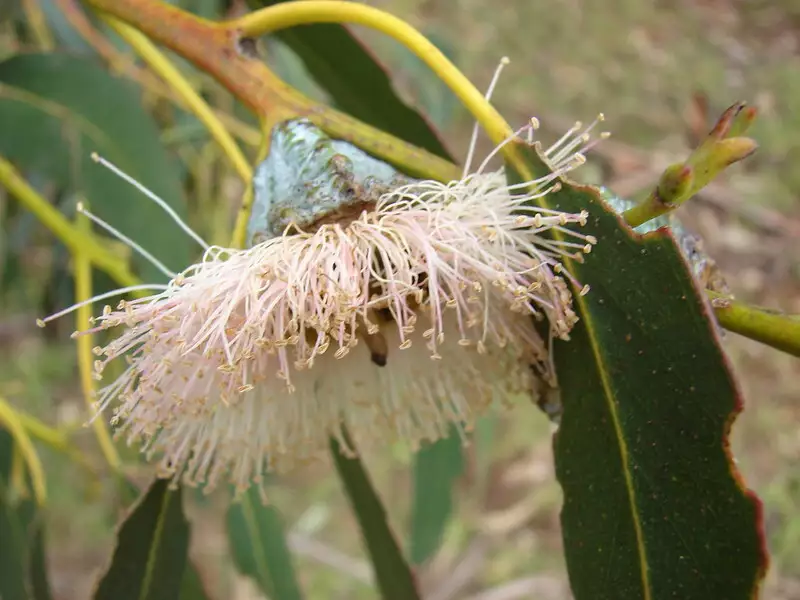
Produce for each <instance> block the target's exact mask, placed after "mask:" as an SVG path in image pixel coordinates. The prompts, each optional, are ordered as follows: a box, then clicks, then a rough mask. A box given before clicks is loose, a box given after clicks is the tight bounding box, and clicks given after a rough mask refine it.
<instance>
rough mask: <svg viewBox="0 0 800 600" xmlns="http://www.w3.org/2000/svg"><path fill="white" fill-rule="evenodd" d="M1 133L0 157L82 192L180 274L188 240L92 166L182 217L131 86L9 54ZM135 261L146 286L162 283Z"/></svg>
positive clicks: (2, 79) (79, 62)
mask: <svg viewBox="0 0 800 600" xmlns="http://www.w3.org/2000/svg"><path fill="white" fill-rule="evenodd" d="M0 130H2V131H3V135H2V136H0V154H3V155H5V156H7V157H9V158H10V159H11V160H13V161H14V162H16V163H18V164H19V165H21V166H22V168H23V169H26V170H34V169H35V170H37V171H39V172H41V173H43V174H46V175H47V176H48V177H49V178H50V179H51V181H52V183H54V184H55V185H56V186H58V187H60V188H69V189H70V190H73V191H76V192H79V193H80V194H82V195H83V196H84V197H85V199H86V200H87V201H88V203H89V206H90V208H91V210H92V212H94V213H96V214H97V215H99V216H100V217H102V218H103V219H104V220H106V221H107V222H109V223H110V224H111V225H113V226H114V227H116V228H117V229H119V230H120V231H122V232H123V233H124V234H126V235H128V236H129V237H130V238H132V239H133V240H134V241H136V242H137V243H139V244H141V245H142V246H144V247H145V248H146V249H147V250H149V251H150V252H151V253H152V254H153V255H155V256H156V257H158V258H160V259H162V260H163V261H164V262H166V263H167V265H169V266H170V267H171V268H172V269H175V270H182V269H183V268H185V267H186V265H187V264H188V262H189V256H190V254H189V252H190V244H189V239H188V238H187V236H186V235H184V234H183V233H182V232H181V231H180V229H179V228H178V227H177V225H176V224H175V223H174V222H172V221H171V220H170V218H169V217H168V216H167V215H166V214H165V213H164V211H163V210H162V209H160V208H159V207H158V206H157V205H156V204H154V203H153V202H152V201H150V200H149V199H147V198H146V197H145V196H143V195H142V194H141V193H140V192H139V191H137V190H136V189H134V188H133V187H132V186H130V185H129V184H127V183H125V182H124V181H122V180H121V179H120V178H119V177H117V176H115V175H114V174H112V173H111V172H110V171H108V170H107V169H104V168H103V167H101V166H100V165H98V164H96V163H95V162H94V161H93V160H92V158H91V153H92V152H98V153H99V154H100V155H102V156H104V157H105V158H107V159H108V160H110V161H112V162H114V163H116V164H117V166H119V167H120V168H121V169H123V170H124V171H125V172H127V173H128V174H129V175H131V176H132V177H133V178H135V179H136V180H138V181H139V182H141V183H142V184H144V185H145V186H147V187H148V188H150V189H151V190H152V191H153V192H155V193H156V194H157V195H159V196H160V197H161V198H163V199H164V201H165V202H167V204H169V205H170V206H171V207H172V208H173V209H175V210H176V211H177V212H178V213H179V214H181V215H183V214H185V205H184V198H183V192H182V187H181V181H180V178H179V177H178V175H177V171H176V169H175V164H174V163H173V160H172V158H171V157H170V156H169V155H168V154H167V153H166V151H165V150H164V148H163V147H162V146H161V143H160V141H159V133H158V129H157V127H156V124H155V122H154V121H153V119H152V117H151V116H150V115H149V114H148V113H147V112H145V110H144V108H143V107H142V104H141V94H140V93H139V90H138V89H137V88H136V86H135V85H134V84H132V83H130V82H128V81H125V80H122V79H120V78H117V77H114V76H112V75H110V74H109V73H108V72H107V71H106V70H104V69H103V68H101V67H100V66H98V65H97V64H95V63H94V62H93V61H90V60H88V59H81V58H77V57H74V56H68V55H62V54H25V55H18V56H14V57H12V58H10V59H8V60H5V61H3V62H0ZM133 260H134V261H135V264H136V265H137V266H138V268H139V270H140V272H141V273H142V275H143V277H144V278H146V279H149V280H153V281H162V280H163V279H164V275H163V274H161V272H160V271H158V270H157V269H156V268H155V267H153V266H152V265H151V264H150V263H149V262H148V261H146V260H145V259H143V258H141V257H139V256H138V255H136V256H134V258H133Z"/></svg>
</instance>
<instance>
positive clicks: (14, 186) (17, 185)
mask: <svg viewBox="0 0 800 600" xmlns="http://www.w3.org/2000/svg"><path fill="white" fill-rule="evenodd" d="M0 185H2V186H3V187H4V188H6V189H7V190H8V191H9V192H11V195H12V196H14V197H15V198H17V200H19V202H20V204H22V206H24V207H25V208H26V209H28V210H29V211H31V212H32V213H33V214H34V215H35V216H36V218H37V219H39V221H41V223H42V225H44V226H45V227H47V228H48V229H49V230H50V231H51V232H52V233H53V234H54V235H55V236H56V237H57V238H58V239H59V240H61V242H62V243H63V244H64V245H65V246H66V247H67V248H69V250H70V252H71V253H72V254H77V253H78V252H83V253H84V254H85V255H86V256H88V257H89V258H90V259H91V261H92V263H93V264H94V265H95V266H97V268H98V269H100V270H101V271H104V272H105V273H107V274H108V275H110V276H111V277H113V278H114V280H115V281H116V282H117V283H119V284H120V285H121V286H134V285H139V284H140V283H141V282H140V281H139V280H138V279H137V278H136V276H135V275H134V274H133V273H131V271H130V270H129V269H128V265H127V264H125V261H123V260H122V259H120V258H118V257H116V256H114V255H113V254H111V253H110V252H109V251H108V250H106V249H105V248H104V247H103V246H102V244H101V242H99V241H98V239H97V238H96V237H95V236H94V235H92V234H90V233H86V232H83V231H80V230H78V229H77V228H76V227H75V226H74V225H73V224H72V223H70V222H69V220H67V218H66V217H65V216H64V215H62V214H61V213H60V212H58V211H57V210H56V209H55V208H54V207H53V206H52V205H51V204H50V203H49V202H48V201H47V200H45V199H44V198H42V197H41V196H40V195H39V194H38V193H37V192H36V190H34V189H33V188H32V187H31V186H29V185H28V182H26V181H25V180H24V179H23V178H22V177H20V175H19V173H17V171H16V169H15V168H14V166H13V165H12V164H11V163H10V162H8V160H6V159H5V158H4V157H2V156H0Z"/></svg>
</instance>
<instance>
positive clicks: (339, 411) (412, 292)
mask: <svg viewBox="0 0 800 600" xmlns="http://www.w3.org/2000/svg"><path fill="white" fill-rule="evenodd" d="M530 127H532V126H530ZM586 137H587V136H586V134H585V132H583V131H581V130H578V129H576V130H575V131H573V132H572V133H571V136H570V137H569V138H564V139H562V140H561V141H560V142H559V144H558V145H557V146H555V147H553V148H551V149H550V150H549V151H548V153H547V156H548V157H549V158H550V159H551V162H552V163H553V165H554V167H555V171H554V173H553V174H551V175H548V176H546V177H543V178H541V179H539V180H536V181H532V182H526V183H524V184H514V185H510V184H509V183H508V182H507V179H506V177H505V175H504V173H503V171H502V170H498V171H489V172H484V170H485V164H484V165H483V166H482V167H481V168H480V169H478V171H477V172H476V173H473V174H471V175H468V176H466V177H465V178H464V179H462V180H459V181H454V182H451V183H449V184H442V183H438V182H435V181H416V182H412V183H409V184H407V185H403V186H401V187H397V188H395V189H391V190H389V191H388V192H387V193H385V194H383V195H382V196H380V198H379V199H378V200H377V202H376V203H372V204H365V205H364V206H363V207H362V209H361V211H360V212H359V213H357V215H351V216H349V217H348V218H342V219H339V220H325V221H324V222H322V223H321V224H317V225H315V226H313V227H309V228H306V229H305V230H299V229H298V228H294V229H293V230H292V231H290V230H289V229H287V230H286V231H285V232H284V234H283V235H280V236H277V237H273V238H271V239H267V240H265V241H262V242H260V243H258V244H257V245H255V246H253V247H252V248H249V249H247V250H236V249H228V248H221V247H216V246H212V247H207V248H206V251H205V254H204V256H203V258H202V260H201V261H200V262H199V263H197V264H195V265H192V266H190V267H189V268H188V269H186V270H185V271H184V272H182V273H180V274H178V275H175V276H174V277H173V278H172V279H171V281H170V282H169V284H168V285H167V286H164V289H163V290H161V291H159V292H158V293H155V294H154V295H152V296H149V297H146V298H142V299H137V300H124V301H122V302H120V303H119V305H118V306H117V308H116V309H113V310H112V309H111V308H110V307H108V306H106V307H105V309H104V310H103V313H102V315H101V316H99V317H97V319H96V320H95V322H94V327H93V329H92V330H91V331H93V332H97V331H101V330H110V331H113V332H114V333H115V334H117V337H116V338H114V339H113V340H112V341H110V342H109V343H108V344H107V345H106V346H104V347H97V348H95V354H96V355H97V356H98V360H97V361H96V363H95V366H96V375H97V378H98V379H101V378H102V373H103V371H104V370H105V368H106V367H107V366H108V364H109V363H110V362H111V361H113V360H115V359H117V358H121V357H124V359H125V360H126V361H127V363H128V367H127V369H126V370H125V372H124V373H123V374H122V375H121V376H120V377H118V378H117V379H116V380H114V381H113V382H112V383H110V384H108V385H107V386H106V387H104V388H103V389H101V390H100V391H99V393H98V399H97V400H98V407H99V410H100V411H106V409H109V408H112V409H113V422H114V423H115V424H116V425H117V432H118V435H124V436H126V437H127V439H128V441H129V443H131V442H143V446H144V448H145V450H146V452H147V453H148V454H149V455H151V456H158V457H159V459H158V460H159V463H158V464H159V467H160V475H161V476H164V477H173V478H174V479H175V480H176V481H177V480H179V479H180V480H183V481H184V482H186V483H189V484H197V483H201V482H203V483H205V484H206V485H207V487H208V488H209V489H210V488H213V486H214V485H216V484H217V483H219V482H220V480H221V479H222V478H223V477H224V476H226V475H227V476H228V477H229V479H230V481H231V482H232V483H233V484H235V486H236V488H237V489H238V490H240V491H241V490H244V489H247V487H248V486H249V485H250V484H251V482H259V481H260V479H261V478H262V476H263V474H264V473H266V472H268V471H277V472H284V471H286V470H288V469H292V468H294V467H295V466H297V465H301V464H304V463H307V462H309V461H313V460H317V459H320V458H322V457H324V456H326V454H327V450H328V440H329V439H330V437H331V436H332V437H334V438H335V439H337V440H338V441H339V443H340V445H341V446H342V447H343V448H345V450H348V451H354V448H351V447H350V444H349V442H348V438H349V439H350V440H352V441H353V443H354V445H355V446H356V447H358V448H360V449H363V448H366V447H369V446H372V445H376V444H380V445H385V444H386V443H387V442H388V441H391V440H397V439H399V440H405V441H406V442H408V443H410V444H412V445H413V446H416V445H418V444H420V443H421V442H423V441H426V440H435V439H438V438H440V437H442V436H446V435H447V433H448V430H449V427H450V426H451V424H455V425H456V426H457V427H458V429H459V431H461V432H462V435H463V431H464V430H465V429H468V428H469V427H470V426H471V424H472V423H473V422H474V420H475V418H476V417H477V416H478V415H479V414H480V413H481V412H482V411H484V410H485V409H486V407H488V406H489V405H491V404H493V403H503V402H507V401H508V400H509V399H510V398H512V397H513V396H514V395H518V394H528V395H529V396H530V395H532V394H533V393H534V384H535V379H536V378H537V377H551V376H552V373H551V372H550V366H549V356H548V345H549V339H544V340H543V339H542V338H540V336H539V334H538V333H537V330H536V328H535V327H534V319H539V320H542V319H546V320H547V322H548V323H549V331H550V334H549V337H550V338H552V337H562V338H566V337H567V335H568V332H569V331H570V329H571V327H572V326H573V325H574V323H575V322H576V320H577V317H576V314H575V312H574V311H573V309H572V307H571V302H572V296H571V293H570V290H569V286H568V283H566V282H565V281H564V279H563V276H564V275H567V277H569V276H568V274H566V271H565V270H563V269H562V267H561V262H560V261H561V260H562V259H563V257H564V256H571V257H579V256H581V255H582V254H583V253H587V252H589V251H590V250H591V247H592V245H593V244H594V243H596V240H595V239H594V238H592V237H591V236H586V235H583V234H581V233H579V232H578V231H577V230H576V227H579V226H581V225H583V224H585V222H586V218H587V215H586V214H585V213H582V214H565V213H560V212H556V211H551V210H547V209H543V208H540V207H538V206H537V205H536V203H535V202H534V201H535V200H537V199H538V198H539V197H541V196H544V195H545V194H547V193H549V192H551V191H552V190H553V189H555V188H557V187H558V186H559V183H558V176H559V175H560V174H563V173H564V172H566V171H568V170H570V169H571V168H573V167H574V166H577V165H578V164H580V163H581V162H582V154H580V152H579V150H580V149H581V148H582V147H585V144H586ZM547 232H557V233H558V235H555V236H552V235H547ZM573 283H577V282H573ZM578 289H580V286H578ZM586 291H587V290H586V289H582V290H581V293H585V292H586ZM531 317H533V319H532V318H531ZM80 334H81V333H76V335H80ZM532 367H533V369H532ZM345 431H347V432H348V433H349V436H348V435H346V434H345V433H344V432H345Z"/></svg>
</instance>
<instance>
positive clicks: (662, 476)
mask: <svg viewBox="0 0 800 600" xmlns="http://www.w3.org/2000/svg"><path fill="white" fill-rule="evenodd" d="M531 160H532V164H535V165H536V166H537V167H539V168H540V167H541V163H540V162H539V161H538V159H536V158H534V157H531ZM546 200H547V206H548V208H553V209H558V210H563V211H568V212H578V211H580V210H588V211H589V214H590V217H589V220H588V224H587V226H586V227H584V228H583V229H582V230H581V231H582V233H586V234H590V235H593V236H595V237H597V239H598V240H599V243H598V244H597V246H596V247H595V249H594V250H593V251H592V254H591V255H589V256H588V257H587V260H586V262H585V264H571V265H569V268H570V270H571V271H572V274H573V275H574V276H575V277H577V278H578V280H579V281H580V282H581V284H588V285H589V286H591V291H590V292H589V294H587V295H586V296H584V297H577V296H576V300H575V301H576V304H577V309H578V310H579V314H580V317H581V321H580V322H579V323H578V325H577V326H576V328H575V329H574V331H573V332H572V334H571V338H572V339H571V340H570V341H569V342H558V343H557V344H556V347H555V359H556V368H557V371H558V379H559V382H560V386H561V394H562V402H563V415H562V418H561V425H560V430H559V432H558V434H557V436H556V438H555V459H556V474H557V477H558V480H559V481H560V483H561V485H562V488H563V490H564V508H563V512H562V517H561V521H562V527H563V535H564V547H565V552H566V558H567V566H568V569H569V575H570V582H571V585H572V590H573V593H574V594H575V597H576V599H577V600H584V599H590V600H602V599H604V598H607V599H609V600H612V599H613V600H617V599H619V598H625V599H626V600H627V599H636V598H641V599H647V600H656V599H660V598H664V599H666V598H681V599H682V600H693V599H697V600H707V599H710V598H726V599H728V600H737V599H741V600H745V599H750V598H752V597H753V595H754V594H755V593H756V590H757V588H758V585H759V583H760V581H761V579H762V577H763V575H764V571H765V565H766V551H765V548H764V540H763V530H762V519H761V517H762V515H761V506H760V503H759V502H758V500H757V499H756V498H755V497H754V495H753V494H752V493H751V492H749V491H747V490H746V489H745V488H744V486H743V483H742V481H741V478H740V476H739V474H738V473H737V471H736V468H735V466H734V465H733V463H732V459H731V456H730V451H729V442H728V433H729V430H730V426H731V424H732V422H733V420H734V418H735V416H736V414H737V413H738V412H739V411H740V410H741V399H740V396H739V390H738V388H737V386H736V383H735V382H734V379H733V376H732V374H731V372H730V369H729V365H728V363H727V361H726V358H725V356H724V353H723V352H722V350H721V349H720V347H719V340H718V339H717V336H716V330H715V327H714V324H713V322H712V320H711V317H710V313H709V309H708V306H707V303H706V301H705V299H704V297H703V296H702V294H701V293H700V291H699V290H698V289H697V286H696V285H695V282H694V280H693V278H692V276H691V274H690V270H689V267H688V266H687V264H686V263H685V261H684V259H683V257H682V256H681V254H680V251H679V249H678V247H677V245H676V244H675V242H674V240H673V239H672V237H671V236H670V234H669V233H668V231H666V230H662V231H658V232H653V233H650V234H647V235H645V236H639V235H637V234H635V233H633V232H632V231H631V230H630V229H629V228H628V227H627V226H625V225H623V224H622V222H621V221H620V219H619V218H618V217H617V215H616V214H615V213H614V212H613V211H612V210H611V209H610V208H609V207H607V206H606V205H605V204H604V202H603V201H602V199H601V196H600V194H599V193H598V191H597V190H596V189H594V188H590V187H579V186H574V185H565V186H564V187H563V188H562V190H561V191H559V192H557V193H555V194H551V195H549V196H548V197H547V198H546Z"/></svg>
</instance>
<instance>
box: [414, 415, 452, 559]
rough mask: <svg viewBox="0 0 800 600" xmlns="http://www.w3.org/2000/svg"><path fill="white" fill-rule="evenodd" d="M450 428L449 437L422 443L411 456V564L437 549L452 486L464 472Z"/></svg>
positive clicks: (450, 497)
mask: <svg viewBox="0 0 800 600" xmlns="http://www.w3.org/2000/svg"><path fill="white" fill-rule="evenodd" d="M452 429H453V430H452V431H451V432H450V436H449V437H447V438H445V439H442V440H439V441H438V442H436V443H434V444H431V445H429V446H425V447H424V448H422V449H421V450H420V451H419V452H417V454H416V456H415V457H414V467H413V469H414V503H413V505H412V507H411V552H410V554H411V562H412V563H413V564H415V565H420V564H422V563H424V562H425V561H426V560H428V559H429V558H430V557H431V556H433V555H434V554H435V553H436V551H437V550H438V549H439V546H440V544H441V543H442V536H443V535H444V531H445V528H446V527H447V523H448V521H449V520H450V516H451V514H452V512H453V486H454V484H455V482H456V480H457V479H458V478H459V477H461V475H462V473H463V472H464V457H463V454H462V444H461V438H460V437H459V435H458V433H457V432H456V431H455V430H454V428H452Z"/></svg>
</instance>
